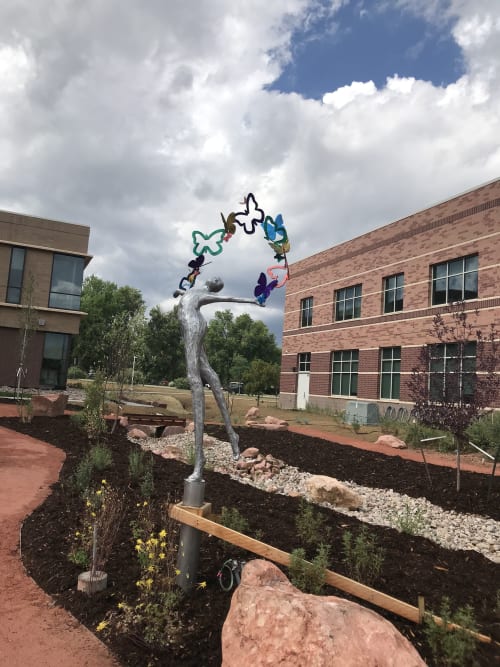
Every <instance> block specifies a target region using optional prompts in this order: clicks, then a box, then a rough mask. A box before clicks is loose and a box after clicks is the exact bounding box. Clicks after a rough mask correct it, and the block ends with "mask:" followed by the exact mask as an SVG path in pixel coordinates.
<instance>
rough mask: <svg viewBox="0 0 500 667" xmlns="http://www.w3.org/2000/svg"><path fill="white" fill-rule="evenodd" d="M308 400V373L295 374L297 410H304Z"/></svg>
mask: <svg viewBox="0 0 500 667" xmlns="http://www.w3.org/2000/svg"><path fill="white" fill-rule="evenodd" d="M308 402H309V373H299V374H298V375H297V410H305V409H306V408H307V404H308Z"/></svg>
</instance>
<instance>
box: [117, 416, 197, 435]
mask: <svg viewBox="0 0 500 667" xmlns="http://www.w3.org/2000/svg"><path fill="white" fill-rule="evenodd" d="M123 416H124V417H126V418H127V419H128V423H129V424H147V425H148V426H156V435H160V434H161V431H163V429H164V428H165V426H182V427H183V428H185V427H186V418H185V417H178V416H177V415H144V414H140V415H138V414H127V413H125V414H124V415H123Z"/></svg>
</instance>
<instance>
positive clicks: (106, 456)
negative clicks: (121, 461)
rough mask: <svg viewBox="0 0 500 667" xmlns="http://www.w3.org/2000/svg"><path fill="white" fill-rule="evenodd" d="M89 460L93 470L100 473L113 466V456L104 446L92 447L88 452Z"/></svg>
mask: <svg viewBox="0 0 500 667" xmlns="http://www.w3.org/2000/svg"><path fill="white" fill-rule="evenodd" d="M89 458H90V460H91V461H92V464H93V466H94V468H97V470H99V471H101V472H102V471H103V470H106V468H109V467H110V466H111V465H112V464H113V455H112V454H111V450H110V449H109V447H107V446H106V445H94V446H93V447H92V449H91V450H90V452H89Z"/></svg>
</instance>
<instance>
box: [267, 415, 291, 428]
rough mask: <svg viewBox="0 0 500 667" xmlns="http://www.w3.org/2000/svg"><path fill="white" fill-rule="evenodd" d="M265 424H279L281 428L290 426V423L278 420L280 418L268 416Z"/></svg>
mask: <svg viewBox="0 0 500 667" xmlns="http://www.w3.org/2000/svg"><path fill="white" fill-rule="evenodd" d="M264 424H279V426H288V422H286V421H285V420H284V419H278V417H271V415H268V416H267V417H265V418H264Z"/></svg>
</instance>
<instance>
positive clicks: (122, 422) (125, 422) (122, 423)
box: [118, 417, 128, 428]
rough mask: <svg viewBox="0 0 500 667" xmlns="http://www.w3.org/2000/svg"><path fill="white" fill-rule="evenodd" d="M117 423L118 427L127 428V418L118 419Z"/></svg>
mask: <svg viewBox="0 0 500 667" xmlns="http://www.w3.org/2000/svg"><path fill="white" fill-rule="evenodd" d="M118 423H119V424H120V426H124V427H125V428H126V427H127V426H128V417H120V421H119V422H118Z"/></svg>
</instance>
